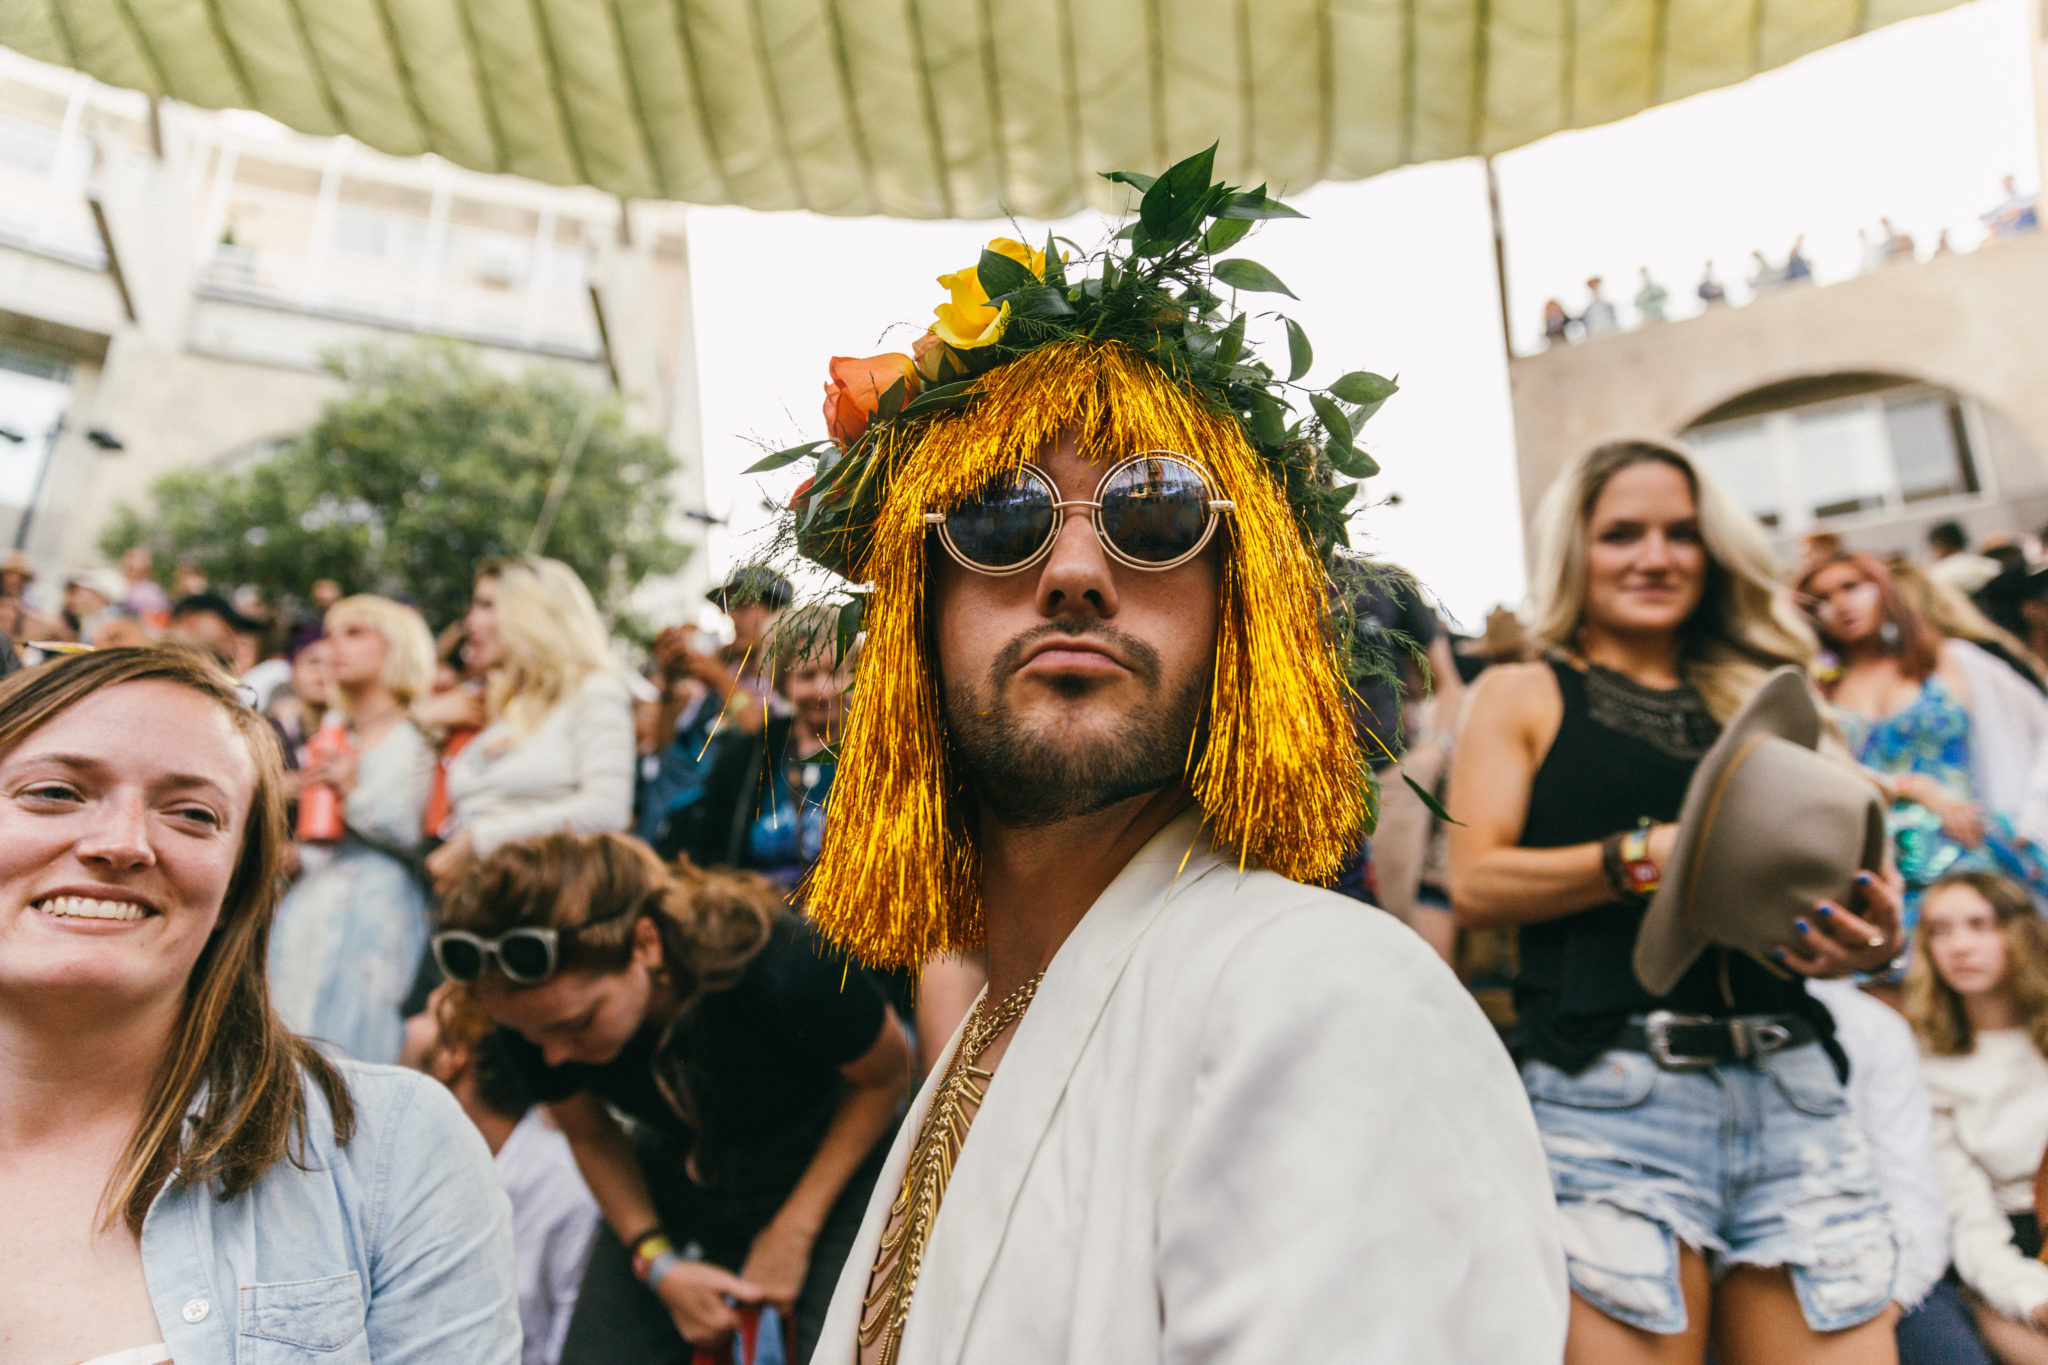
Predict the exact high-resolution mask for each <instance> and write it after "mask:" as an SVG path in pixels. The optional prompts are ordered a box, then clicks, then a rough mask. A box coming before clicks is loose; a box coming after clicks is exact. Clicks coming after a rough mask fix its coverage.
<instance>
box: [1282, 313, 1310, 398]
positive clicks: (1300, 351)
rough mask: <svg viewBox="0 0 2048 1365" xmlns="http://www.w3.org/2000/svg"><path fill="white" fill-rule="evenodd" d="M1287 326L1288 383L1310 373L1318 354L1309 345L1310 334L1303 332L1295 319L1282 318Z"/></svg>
mask: <svg viewBox="0 0 2048 1365" xmlns="http://www.w3.org/2000/svg"><path fill="white" fill-rule="evenodd" d="M1280 320H1281V321H1282V322H1284V323H1286V324H1287V382H1288V383H1290V384H1292V383H1293V382H1294V381H1295V380H1297V379H1299V378H1301V377H1302V376H1303V375H1305V374H1307V373H1308V367H1309V366H1310V365H1313V364H1314V363H1315V358H1316V353H1315V351H1314V350H1312V349H1310V347H1309V344H1308V333H1307V332H1304V331H1302V330H1301V324H1300V323H1298V322H1296V321H1295V320H1294V319H1293V318H1282V319H1280Z"/></svg>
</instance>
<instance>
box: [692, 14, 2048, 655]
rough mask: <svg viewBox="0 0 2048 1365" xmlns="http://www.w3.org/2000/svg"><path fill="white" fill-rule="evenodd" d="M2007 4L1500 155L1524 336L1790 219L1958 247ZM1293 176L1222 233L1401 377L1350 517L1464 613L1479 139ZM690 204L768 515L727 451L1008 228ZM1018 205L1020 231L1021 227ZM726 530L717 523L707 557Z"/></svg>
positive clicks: (1066, 227) (1484, 569)
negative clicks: (1554, 315)
mask: <svg viewBox="0 0 2048 1365" xmlns="http://www.w3.org/2000/svg"><path fill="white" fill-rule="evenodd" d="M2026 17H2027V16H2026V6H2025V3H2024V0H1973V3H1970V4H1967V5H1964V6H1962V7H1960V8H1958V9H1955V10H1952V11H1948V12H1946V13H1943V14H1938V15H1934V16H1931V17H1929V18H1925V19H1918V20H1913V21H1910V22H1907V23H1904V24H1898V25H1894V26H1892V27H1890V28H1886V29H1882V30H1880V31H1878V32H1877V33H1874V34H1871V35H1869V36H1867V37H1864V38H1860V39H1857V40H1855V41H1854V42H1851V43H1846V44H1842V45H1840V46H1838V47H1834V48H1831V49H1828V50H1826V51H1823V52H1820V53H1817V54H1815V55H1814V56H1811V57H1808V58H1806V59H1805V60H1803V61H1801V62H1798V63H1795V64H1794V65H1792V66H1790V67H1787V68H1784V69H1782V70H1780V71H1775V72H1771V73H1768V74H1766V75H1764V76H1761V77H1758V78H1757V79H1755V80H1752V81H1749V82H1747V83H1745V84H1743V85H1741V86H1738V87H1736V88H1734V89H1731V90H1725V91H1717V92H1713V93H1710V94H1706V95H1701V96H1697V97H1695V98H1693V99H1690V100H1686V101H1683V102H1681V103H1679V104H1675V105H1669V106H1666V107H1664V108H1661V109H1656V110H1651V111H1649V112H1648V113H1645V114H1641V115H1638V116H1637V117H1635V118H1632V119H1628V120H1626V121H1624V122H1622V123H1619V124H1612V125H1609V126H1607V127H1603V128H1597V129H1589V130H1586V131H1582V132H1577V133H1565V134H1560V135H1558V136H1555V137H1552V138H1548V139H1546V140H1544V141H1543V142H1540V143H1537V144H1535V145H1534V146H1531V147H1527V148H1524V149H1522V150H1520V151H1516V152H1512V153H1509V154H1507V155H1505V156H1502V157H1500V158H1498V159H1497V160H1496V163H1495V164H1496V169H1497V173H1498V175H1499V178H1500V182H1501V187H1502V196H1503V204H1504V217H1505V220H1506V224H1507V241H1508V280H1509V297H1510V299H1511V300H1512V303H1513V315H1514V321H1515V327H1516V332H1517V336H1518V341H1519V344H1520V345H1522V346H1523V347H1524V348H1527V347H1528V346H1530V345H1532V344H1534V341H1535V340H1536V339H1537V338H1539V337H1540V333H1541V325H1540V314H1541V308H1542V305H1543V301H1544V300H1545V299H1546V298H1549V297H1551V296H1553V295H1555V296H1558V297H1560V298H1562V299H1563V300H1564V302H1565V304H1566V306H1567V307H1569V308H1571V309H1573V311H1577V308H1578V306H1579V304H1580V302H1581V300H1582V296H1583V294H1584V287H1583V284H1582V282H1583V281H1584V280H1585V278H1586V277H1587V276H1588V275H1592V274H1600V275H1603V276H1605V277H1606V279H1607V280H1608V287H1607V292H1608V294H1609V296H1610V297H1612V298H1615V299H1616V300H1617V301H1618V302H1619V301H1625V300H1626V299H1628V298H1629V297H1631V296H1633V294H1634V292H1635V283H1636V271H1637V268H1638V267H1639V266H1642V265H1648V266H1650V267H1651V269H1652V271H1653V272H1654V273H1655V274H1657V275H1658V276H1659V277H1660V278H1661V279H1662V280H1663V282H1664V283H1665V285H1666V286H1667V287H1668V288H1670V290H1671V292H1672V294H1673V296H1674V302H1677V301H1679V300H1681V299H1684V300H1689V299H1690V297H1691V291H1692V287H1693V285H1694V284H1695V283H1696V282H1697V280H1698V278H1699V271H1700V267H1701V264H1702V263H1703V262H1704V261H1705V260H1706V259H1708V258H1709V257H1712V258H1714V259H1715V261H1716V262H1717V265H1718V266H1719V273H1720V275H1721V278H1722V279H1723V280H1724V281H1725V282H1727V283H1728V284H1729V285H1730V287H1731V291H1732V292H1733V293H1734V295H1735V296H1736V297H1737V298H1738V299H1740V298H1743V297H1745V296H1746V292H1747V291H1746V289H1744V288H1742V287H1741V286H1740V284H1739V281H1741V280H1744V279H1746V278H1747V275H1748V269H1749V253H1750V251H1752V250H1753V249H1758V248H1761V249H1763V250H1764V251H1766V252H1767V253H1768V254H1770V255H1771V256H1773V257H1774V258H1782V257H1783V255H1784V252H1785V249H1786V248H1787V246H1788V245H1789V244H1790V243H1791V241H1792V239H1793V238H1794V237H1795V236H1797V235H1799V234H1802V233H1803V234H1804V235H1805V237H1806V243H1807V249H1808V254H1809V255H1810V256H1811V257H1812V258H1813V260H1814V262H1815V265H1816V269H1817V272H1818V274H1819V275H1820V276H1821V278H1822V279H1823V280H1824V281H1825V280H1826V279H1829V278H1839V277H1841V276H1842V275H1844V274H1847V273H1850V272H1852V271H1853V270H1854V269H1855V267H1856V264H1857V243H1856V230H1857V229H1858V228H1859V227H1864V228H1868V229H1871V230H1873V231H1874V230H1875V227H1876V222H1877V219H1878V217H1879V216H1880V215H1889V216H1890V217H1891V218H1892V220H1893V221H1894V222H1895V223H1896V224H1898V225H1899V226H1900V227H1902V228H1905V229H1907V230H1909V231H1911V232H1913V233H1914V234H1915V235H1916V236H1917V237H1918V238H1919V240H1920V244H1921V248H1922V251H1923V253H1924V252H1925V251H1926V250H1927V249H1929V248H1931V246H1932V245H1933V241H1934V238H1935V234H1936V232H1937V230H1938V229H1940V228H1941V227H1944V226H1946V227H1948V228H1949V229H1950V230H1951V234H1952V237H1953V240H1954V241H1955V243H1956V245H1957V246H1958V247H1968V246H1971V245H1974V244H1975V242H1976V241H1977V239H1978V238H1979V237H1980V236H1981V230H1980V228H1979V227H1978V225H1977V215H1978V214H1980V213H1981V212H1983V211H1984V210H1986V209H1988V208H1990V207H1991V206H1992V204H1993V203H1995V202H1996V200H1997V198H1998V182H1999V178H2000V176H2002V175H2005V174H2008V173H2016V174H2017V175H2018V176H2019V179H2020V183H2021V186H2022V188H2023V189H2026V190H2029V191H2031V190H2032V189H2033V188H2034V185H2035V181H2036V179H2037V173H2036V165H2037V161H2036V157H2035V153H2034V124H2033V105H2032V98H2033V96H2032V90H2031V86H2030V84H2029V80H2028V71H2027V58H2028V50H2027V37H2026V29H2027V23H2026ZM1188 150H1190V151H1192V150H1195V149H1193V148H1190V149H1188ZM1105 169H1109V168H1105ZM1155 169H1156V168H1155ZM1289 198H1290V200H1291V201H1292V202H1293V203H1294V204H1295V205H1296V206H1297V207H1299V208H1300V209H1302V210H1303V211H1304V212H1305V213H1307V214H1308V215H1309V220H1308V221H1307V222H1280V223H1275V224H1270V225H1268V226H1266V227H1264V228H1262V229H1261V230H1260V231H1259V232H1258V233H1256V234H1254V235H1253V237H1252V238H1250V239H1249V240H1248V241H1247V243H1246V244H1245V245H1244V246H1243V247H1241V248H1240V249H1239V254H1243V255H1247V256H1250V257H1252V258H1254V259H1256V260H1258V261H1260V262H1262V263H1263V264H1265V265H1267V266H1268V267H1270V268H1271V269H1273V270H1274V271H1275V272H1276V273H1277V274H1279V276H1280V277H1281V278H1282V279H1283V280H1285V281H1286V282H1287V283H1288V284H1289V286H1291V287H1292V288H1293V290H1294V291H1295V293H1297V294H1299V295H1300V296H1301V302H1299V303H1293V302H1288V304H1287V307H1288V312H1289V313H1290V314H1291V315H1292V316H1294V317H1295V318H1296V319H1297V320H1298V321H1300V322H1301V323H1302V325H1303V326H1304V327H1305V328H1306V329H1307V331H1308V334H1309V336H1310V339H1311V340H1312V342H1313V343H1314V346H1315V351H1316V361H1317V364H1316V368H1315V370H1314V371H1313V372H1312V373H1311V375H1310V381H1311V382H1315V383H1322V382H1327V381H1328V380H1329V379H1331V378H1334V377H1335V376H1336V375H1337V374H1339V373H1342V372H1343V371H1344V370H1348V369H1370V370H1376V371H1378V372H1380V373H1383V374H1388V375H1394V374H1398V375H1399V376H1400V379H1401V384H1402V392H1401V393H1400V394H1398V395H1397V396H1396V397H1395V398H1394V399H1393V400H1392V401H1390V402H1389V403H1388V404H1387V406H1386V407H1385V408H1384V409H1382V411H1381V412H1380V414H1379V416H1377V417H1376V418H1375V419H1374V420H1373V422H1372V423H1371V425H1370V426H1369V427H1368V428H1367V429H1366V432H1365V440H1366V444H1367V445H1368V446H1369V447H1370V448H1372V449H1373V450H1374V452H1375V454H1376V456H1377V458H1378V460H1379V462H1380V464H1381V466H1382V468H1383V470H1384V471H1385V472H1384V473H1383V474H1382V475H1381V476H1380V477H1379V478H1376V479H1374V480H1372V481H1371V483H1370V484H1369V485H1368V489H1369V492H1370V494H1371V504H1370V505H1369V506H1368V507H1367V508H1366V509H1365V510H1364V511H1363V512H1362V513H1361V514H1360V516H1359V518H1358V521H1357V523H1356V525H1355V526H1354V529H1353V540H1354V543H1357V544H1360V545H1363V546H1364V547H1366V548H1369V549H1371V550H1372V551H1373V552H1375V553H1378V554H1382V555H1385V556H1387V557H1389V558H1391V559H1394V560H1396V561H1398V562H1401V563H1403V564H1406V565H1407V566H1408V567H1410V568H1411V569H1413V570H1414V571H1415V572H1416V573H1418V574H1419V575H1420V576H1421V577H1422V579H1423V580H1424V582H1426V583H1427V584H1428V585H1429V586H1430V587H1431V588H1432V589H1433V590H1434V591H1436V592H1437V593H1438V594H1439V595H1440V597H1441V598H1442V600H1443V602H1444V603H1445V605H1446V606H1447V607H1448V608H1449V610H1450V611H1451V612H1453V613H1454V614H1455V615H1456V616H1458V617H1459V618H1461V619H1462V621H1463V623H1464V624H1465V625H1466V626H1467V627H1468V628H1476V626H1477V623H1478V622H1479V621H1480V620H1481V619H1482V618H1483V616H1484V615H1485V612H1486V611H1487V609H1488V608H1489V607H1491V606H1492V605H1493V604H1494V603H1496V602H1503V601H1505V602H1509V603H1516V602H1519V601H1520V599H1521V598H1522V596H1523V592H1524V587H1525V584H1524V576H1523V559H1522V555H1523V550H1522V528H1521V521H1520V511H1519V509H1520V498H1519V494H1518V492H1517V488H1516V483H1515V464H1514V435H1513V426H1512V420H1511V416H1510V412H1509V406H1508V388H1507V368H1506V361H1505V359H1504V356H1503V354H1502V342H1501V336H1500V321H1499V304H1498V298H1499V295H1498V292H1497V289H1496V284H1495V274H1494V266H1493V255H1492V247H1491V238H1490V227H1489V223H1488V218H1487V211H1486V197H1485V181H1484V174H1483V171H1482V169H1481V166H1480V163H1479V162H1477V161H1463V162H1451V163H1443V164H1438V165H1431V166H1418V167H1411V168H1408V169H1404V170H1400V171H1396V172H1393V173H1390V174H1387V175H1383V176H1380V177H1377V178H1376V179H1373V180H1370V181H1365V182H1362V183H1357V184H1348V185H1325V186H1320V187H1318V188H1315V189H1312V190H1309V191H1307V192H1306V193H1302V194H1293V195H1289ZM690 221H691V230H692V236H691V252H692V260H693V264H694V268H695V282H696V291H697V292H696V316H697V327H698V338H699V347H700V355H701V357H702V362H701V365H702V371H701V372H702V383H703V388H702V392H703V413H704V432H705V451H706V464H707V469H706V474H707V485H708V492H709V501H710V505H711V510H712V511H714V512H716V513H719V514H722V515H723V514H730V515H731V517H732V519H733V524H734V527H735V529H736V530H746V529H750V528H753V527H757V526H759V525H760V524H761V523H762V522H763V521H765V520H766V515H767V514H766V513H765V512H763V511H762V510H761V505H760V504H761V481H760V480H759V479H741V478H740V477H739V475H738V471H739V470H740V469H742V468H744V467H745V466H746V465H748V464H750V463H751V462H752V461H753V460H754V459H755V458H757V455H758V451H757V448H756V446H755V445H754V444H752V442H755V441H765V442H767V443H768V444H769V445H770V446H771V447H780V446H786V445H793V444H795V443H797V442H798V441H800V440H804V439H807V438H814V437H819V436H822V435H823V434H824V431H823V423H822V419H821V416H820V412H819V405H820V401H821V387H822V385H823V383H824V377H825V362H826V359H827V358H828V357H829V356H831V355H834V354H840V355H870V354H874V353H876V352H879V351H885V350H902V351H907V350H909V349H910V344H911V342H912V341H914V340H915V339H916V337H917V336H918V335H919V334H920V333H921V332H922V331H923V330H924V328H925V327H926V325H928V323H929V321H930V316H931V315H930V309H931V308H932V307H933V306H934V305H935V304H937V303H939V302H940V301H941V298H942V293H941V291H940V290H939V288H938V286H937V284H936V283H935V282H934V280H933V277H934V276H936V275H938V274H939V273H941V272H943V271H950V270H955V269H958V268H960V267H962V266H965V265H969V264H971V263H972V262H973V261H974V259H975V257H976V255H977V253H978V251H979V249H980V245H981V243H982V241H983V240H984V239H986V238H987V237H989V236H991V235H995V234H996V233H998V232H1000V233H1003V234H1005V235H1007V234H1008V232H1009V229H1008V227H1007V225H1004V224H1000V223H991V224H972V223H959V222H946V223H909V222H897V221H892V220H887V219H852V220H849V219H827V218H818V217H814V216H811V215H807V214H762V213H753V212H748V211H745V210H739V209H697V210H693V211H692V213H691V216H690ZM1028 226H1030V228H1031V231H1032V235H1033V236H1034V237H1035V238H1040V239H1042V237H1043V227H1042V225H1036V224H1033V225H1028ZM1059 227H1060V230H1061V231H1062V232H1064V233H1066V234H1067V235H1069V236H1072V237H1074V238H1076V239H1077V240H1079V241H1082V242H1090V243H1092V242H1094V241H1096V240H1098V239H1099V237H1100V236H1101V234H1102V231H1103V227H1102V223H1101V220H1099V219H1096V218H1093V217H1088V218H1082V219H1074V220H1069V221H1067V222H1066V223H1063V224H1061V225H1059ZM1623 311H1624V315H1626V314H1627V311H1628V310H1627V309H1626V308H1624V310H1623ZM1254 336H1255V337H1256V332H1255V333H1254ZM1283 349H1284V348H1283ZM1269 353H1270V352H1269ZM793 482H794V480H793V479H784V480H781V481H779V482H776V483H774V484H773V485H771V486H770V488H769V491H771V492H775V491H779V490H780V489H782V488H785V487H786V486H787V485H788V484H789V483H793ZM746 543H747V542H746V537H744V536H738V535H734V536H720V537H719V538H718V539H717V541H716V542H715V543H714V546H713V553H714V557H715V558H717V559H718V560H719V564H718V567H719V568H721V569H722V568H723V567H724V565H725V564H726V563H729V562H731V560H732V558H733V557H734V556H735V554H736V553H737V552H738V551H739V549H741V548H743V547H744V545H745V544H746Z"/></svg>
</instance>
